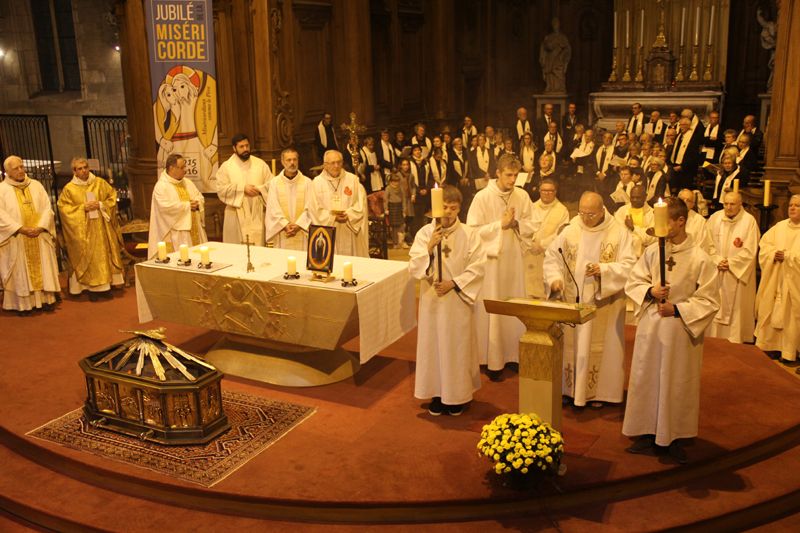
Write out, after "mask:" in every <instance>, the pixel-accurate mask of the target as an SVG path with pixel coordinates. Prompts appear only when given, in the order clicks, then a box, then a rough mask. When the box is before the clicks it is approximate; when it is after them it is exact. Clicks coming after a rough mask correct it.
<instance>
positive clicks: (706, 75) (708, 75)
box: [703, 44, 713, 81]
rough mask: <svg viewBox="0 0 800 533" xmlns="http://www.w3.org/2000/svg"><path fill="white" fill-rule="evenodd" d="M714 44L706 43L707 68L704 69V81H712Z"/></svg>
mask: <svg viewBox="0 0 800 533" xmlns="http://www.w3.org/2000/svg"><path fill="white" fill-rule="evenodd" d="M712 48H713V47H712V46H711V45H710V44H709V45H706V68H705V70H704V71H703V81H711V53H712Z"/></svg>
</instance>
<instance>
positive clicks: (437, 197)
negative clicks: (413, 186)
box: [431, 185, 444, 218]
mask: <svg viewBox="0 0 800 533" xmlns="http://www.w3.org/2000/svg"><path fill="white" fill-rule="evenodd" d="M431 216H432V217H433V218H442V217H443V216H444V189H441V188H439V186H438V185H437V186H436V187H434V188H433V189H431Z"/></svg>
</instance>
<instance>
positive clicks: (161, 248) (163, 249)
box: [158, 242, 167, 261]
mask: <svg viewBox="0 0 800 533" xmlns="http://www.w3.org/2000/svg"><path fill="white" fill-rule="evenodd" d="M166 258H167V243H165V242H159V243H158V260H159V261H163V260H165V259H166Z"/></svg>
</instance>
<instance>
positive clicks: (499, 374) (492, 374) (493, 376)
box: [486, 369, 503, 383]
mask: <svg viewBox="0 0 800 533" xmlns="http://www.w3.org/2000/svg"><path fill="white" fill-rule="evenodd" d="M486 375H487V376H489V381H494V382H495V383H497V382H500V381H503V371H502V370H488V369H487V370H486Z"/></svg>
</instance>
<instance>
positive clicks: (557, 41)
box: [539, 18, 572, 94]
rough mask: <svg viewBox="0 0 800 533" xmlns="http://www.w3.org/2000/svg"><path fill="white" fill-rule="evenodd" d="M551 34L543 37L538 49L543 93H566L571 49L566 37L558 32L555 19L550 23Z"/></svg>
mask: <svg viewBox="0 0 800 533" xmlns="http://www.w3.org/2000/svg"><path fill="white" fill-rule="evenodd" d="M552 27H553V32H552V33H550V34H548V35H547V36H545V38H544V40H543V41H542V45H541V46H540V47H539V65H540V66H541V67H542V78H544V84H545V88H544V92H546V93H562V94H563V93H565V92H567V83H566V77H567V65H569V60H570V57H572V47H571V46H570V44H569V40H568V39H567V36H566V35H564V34H563V33H561V32H560V31H559V27H560V24H559V22H558V19H557V18H554V19H553V22H552Z"/></svg>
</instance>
